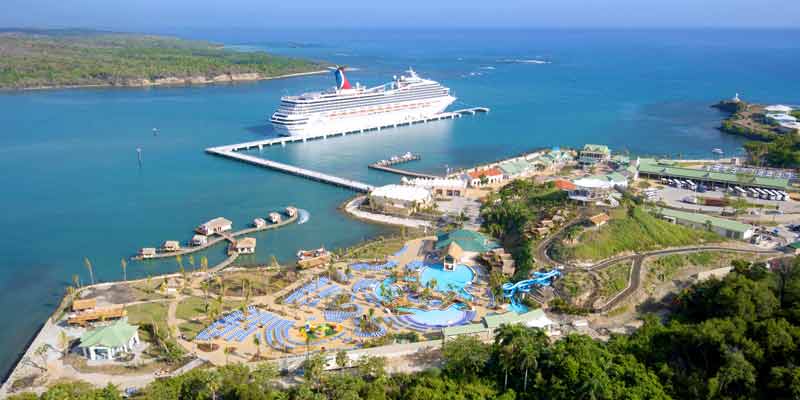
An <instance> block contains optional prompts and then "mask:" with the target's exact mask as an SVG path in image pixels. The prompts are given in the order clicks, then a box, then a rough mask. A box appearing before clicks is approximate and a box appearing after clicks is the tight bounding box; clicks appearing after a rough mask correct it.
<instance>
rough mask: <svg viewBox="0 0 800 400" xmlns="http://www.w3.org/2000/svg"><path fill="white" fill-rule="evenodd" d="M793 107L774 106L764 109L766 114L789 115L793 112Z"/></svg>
mask: <svg viewBox="0 0 800 400" xmlns="http://www.w3.org/2000/svg"><path fill="white" fill-rule="evenodd" d="M792 110H793V109H792V107H789V106H785V105H783V104H774V105H771V106H766V107H764V112H765V113H767V114H788V113H790V112H792Z"/></svg>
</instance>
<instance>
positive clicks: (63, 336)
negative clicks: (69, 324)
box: [58, 330, 69, 357]
mask: <svg viewBox="0 0 800 400" xmlns="http://www.w3.org/2000/svg"><path fill="white" fill-rule="evenodd" d="M58 346H59V347H60V348H61V357H66V356H67V354H68V353H69V336H67V332H65V331H63V330H59V331H58Z"/></svg>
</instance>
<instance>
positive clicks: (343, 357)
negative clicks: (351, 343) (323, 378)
mask: <svg viewBox="0 0 800 400" xmlns="http://www.w3.org/2000/svg"><path fill="white" fill-rule="evenodd" d="M349 361H350V357H349V356H348V355H347V352H346V351H344V350H339V351H338V352H336V365H337V366H338V367H339V368H347V364H348V362H349Z"/></svg>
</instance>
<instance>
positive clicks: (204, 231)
mask: <svg viewBox="0 0 800 400" xmlns="http://www.w3.org/2000/svg"><path fill="white" fill-rule="evenodd" d="M231 229H233V222H231V221H229V220H227V219H225V218H222V217H217V218H214V219H212V220H211V221H208V222H206V223H204V224H202V225H200V226H198V227H197V229H196V231H197V233H199V234H201V235H206V236H208V235H213V234H219V233H222V232H225V231H229V230H231Z"/></svg>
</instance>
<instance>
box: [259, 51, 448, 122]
mask: <svg viewBox="0 0 800 400" xmlns="http://www.w3.org/2000/svg"><path fill="white" fill-rule="evenodd" d="M333 74H334V76H335V78H336V87H334V88H331V89H330V90H326V91H323V92H315V93H306V94H301V95H299V96H285V97H282V98H281V104H280V106H278V110H277V111H275V113H274V114H272V118H271V119H270V121H271V122H272V125H273V126H274V127H275V131H276V132H277V133H278V134H280V135H284V136H308V135H321V134H322V135H324V134H329V133H338V132H351V131H357V130H362V129H370V128H377V127H383V126H387V125H394V124H399V123H402V122H408V121H413V120H418V119H421V118H427V117H431V116H433V115H435V114H438V113H441V112H443V111H444V110H445V109H446V108H447V106H449V105H450V104H452V103H453V102H454V101H455V100H456V98H455V97H453V96H452V95H451V94H450V89H448V88H446V87H444V86H442V85H440V84H439V83H438V82H436V81H432V80H430V79H424V78H421V77H419V76H418V75H417V74H416V72H414V70H412V69H409V70H408V71H406V73H405V74H403V75H401V76H399V77H397V76H396V77H394V79H393V80H392V81H391V82H389V83H386V84H383V85H380V86H375V87H371V88H368V87H362V86H361V85H359V84H356V85H354V86H353V85H351V84H350V82H349V81H348V80H347V77H346V76H345V69H344V67H337V68H336V69H334V71H333Z"/></svg>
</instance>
